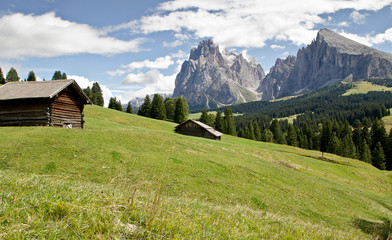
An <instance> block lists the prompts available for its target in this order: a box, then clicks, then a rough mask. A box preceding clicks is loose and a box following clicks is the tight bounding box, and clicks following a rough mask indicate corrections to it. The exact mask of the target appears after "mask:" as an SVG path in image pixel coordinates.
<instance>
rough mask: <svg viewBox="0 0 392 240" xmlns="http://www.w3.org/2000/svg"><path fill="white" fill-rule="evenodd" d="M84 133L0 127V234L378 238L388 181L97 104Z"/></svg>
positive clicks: (283, 149)
mask: <svg viewBox="0 0 392 240" xmlns="http://www.w3.org/2000/svg"><path fill="white" fill-rule="evenodd" d="M85 116H86V117H85V120H86V125H85V126H86V128H85V129H84V130H75V129H59V128H48V127H24V128H19V127H4V128H0V138H1V139H2V148H1V150H0V239H26V238H38V239H43V238H44V239H58V238H63V239H91V238H100V239H108V238H111V239H127V238H151V239H156V238H164V239H369V238H375V237H379V238H387V237H388V234H389V232H390V231H391V227H390V221H391V219H392V174H391V173H389V172H385V171H379V170H377V169H376V168H374V167H372V166H370V165H369V164H366V163H363V162H360V161H357V160H353V159H346V158H341V157H338V156H335V155H330V154H325V158H326V159H324V160H321V159H320V157H321V154H320V153H319V152H317V151H307V150H303V149H298V148H293V147H289V146H283V145H276V144H271V143H261V142H256V141H250V140H246V139H242V138H236V137H231V136H226V135H224V136H223V139H222V141H214V140H209V139H203V138H196V137H190V136H183V135H179V134H175V133H174V132H173V129H174V126H175V125H176V124H174V123H169V122H164V121H157V120H153V119H148V118H143V117H140V116H136V115H130V114H126V113H121V112H118V111H114V110H109V109H104V108H100V107H97V106H87V107H86V109H85Z"/></svg>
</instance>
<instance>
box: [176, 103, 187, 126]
mask: <svg viewBox="0 0 392 240" xmlns="http://www.w3.org/2000/svg"><path fill="white" fill-rule="evenodd" d="M188 111H189V106H188V102H187V101H186V98H184V97H178V98H177V100H176V107H175V109H174V122H176V123H182V122H184V121H185V120H187V119H188V114H189V112H188Z"/></svg>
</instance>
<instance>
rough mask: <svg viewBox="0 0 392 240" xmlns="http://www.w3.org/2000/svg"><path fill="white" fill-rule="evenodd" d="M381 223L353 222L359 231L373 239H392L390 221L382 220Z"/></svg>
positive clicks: (363, 220)
mask: <svg viewBox="0 0 392 240" xmlns="http://www.w3.org/2000/svg"><path fill="white" fill-rule="evenodd" d="M381 221H382V223H381V222H370V221H367V220H365V219H360V218H358V219H356V220H354V225H355V227H356V228H358V229H361V230H362V231H363V232H365V233H367V234H371V235H372V236H373V237H374V238H375V239H392V225H391V224H392V223H391V220H389V219H386V218H383V219H381Z"/></svg>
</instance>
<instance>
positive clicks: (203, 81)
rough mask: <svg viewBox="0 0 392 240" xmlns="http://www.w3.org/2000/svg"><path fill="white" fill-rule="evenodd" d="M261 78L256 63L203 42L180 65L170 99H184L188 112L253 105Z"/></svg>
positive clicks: (209, 42)
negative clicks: (237, 104)
mask: <svg viewBox="0 0 392 240" xmlns="http://www.w3.org/2000/svg"><path fill="white" fill-rule="evenodd" d="M247 58H248V59H251V58H249V57H247ZM264 76H265V74H264V70H263V68H262V67H261V66H260V64H258V63H256V61H254V60H250V61H248V60H247V59H246V57H245V56H243V55H242V54H240V55H237V54H235V53H232V52H230V51H228V50H227V49H222V50H220V49H219V46H218V45H217V44H215V43H214V42H213V41H212V40H204V41H202V42H200V43H199V45H198V46H197V47H195V48H193V49H192V50H191V53H190V57H189V60H188V61H185V62H184V63H183V64H182V66H181V71H180V72H179V73H178V75H177V77H176V82H175V89H174V93H173V97H178V96H181V95H182V96H184V97H186V98H187V99H188V104H189V106H190V108H191V109H192V108H193V109H196V108H198V109H202V108H213V107H218V106H222V105H230V104H234V103H242V102H248V101H255V100H258V99H259V97H258V94H257V93H256V92H255V90H256V89H257V87H258V86H259V85H260V82H261V80H262V79H263V78H264Z"/></svg>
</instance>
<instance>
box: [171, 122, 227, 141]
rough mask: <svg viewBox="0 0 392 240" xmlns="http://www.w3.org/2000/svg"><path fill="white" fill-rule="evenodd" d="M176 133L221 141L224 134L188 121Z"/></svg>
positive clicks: (199, 123)
mask: <svg viewBox="0 0 392 240" xmlns="http://www.w3.org/2000/svg"><path fill="white" fill-rule="evenodd" d="M175 132H176V133H180V134H184V135H190V136H196V137H204V138H210V139H217V140H221V137H222V135H223V133H221V132H218V131H216V130H215V129H214V128H212V127H210V126H208V125H207V124H204V123H202V122H199V121H195V120H192V119H188V120H186V121H185V122H183V123H181V124H179V125H178V126H177V127H176V128H175Z"/></svg>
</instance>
